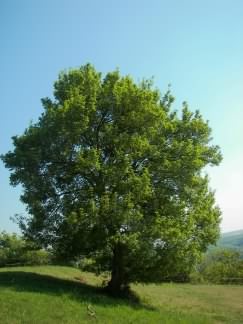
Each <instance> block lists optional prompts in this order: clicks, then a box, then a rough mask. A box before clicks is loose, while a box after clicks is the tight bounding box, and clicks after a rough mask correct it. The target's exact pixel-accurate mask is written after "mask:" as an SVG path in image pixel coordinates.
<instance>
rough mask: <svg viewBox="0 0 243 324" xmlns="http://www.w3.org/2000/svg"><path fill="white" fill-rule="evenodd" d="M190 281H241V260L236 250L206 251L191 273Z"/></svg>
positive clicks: (242, 268)
mask: <svg viewBox="0 0 243 324" xmlns="http://www.w3.org/2000/svg"><path fill="white" fill-rule="evenodd" d="M191 281H192V282H197V283H198V282H210V283H217V284H224V283H243V261H242V260H241V258H240V254H239V252H238V251H236V250H233V249H216V250H212V251H210V252H208V253H207V254H206V255H205V256H204V258H203V260H202V261H201V263H200V264H199V265H198V266H197V268H196V270H195V271H194V272H193V273H192V274H191Z"/></svg>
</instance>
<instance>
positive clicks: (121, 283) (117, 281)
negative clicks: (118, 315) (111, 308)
mask: <svg viewBox="0 0 243 324" xmlns="http://www.w3.org/2000/svg"><path fill="white" fill-rule="evenodd" d="M124 252H125V251H124V246H123V245H122V244H121V243H117V245H116V246H115V247H114V249H113V259H112V271H111V280H110V281H109V283H108V286H107V289H108V292H109V293H110V294H112V295H113V296H119V295H121V294H122V293H123V292H124V291H125V290H126V289H127V288H128V285H127V282H126V280H125V271H124V270H125V269H124Z"/></svg>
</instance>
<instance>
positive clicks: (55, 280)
mask: <svg viewBox="0 0 243 324" xmlns="http://www.w3.org/2000/svg"><path fill="white" fill-rule="evenodd" d="M101 282H102V279H101V278H97V277H95V276H94V275H92V274H88V273H81V272H80V271H78V270H77V269H73V268H68V267H57V266H43V267H16V268H3V269H0V323H4V324H15V323H24V324H28V323H31V324H32V323H36V324H38V323H41V324H44V323H106V324H109V323H126V324H128V323H146V324H147V323H149V324H150V323H193V324H194V323H198V324H200V323H242V322H243V286H213V285H212V286H206V285H201V286H197V285H187V284H183V285H180V284H162V285H145V286H143V285H134V286H133V290H134V291H135V292H136V293H137V294H138V296H139V297H140V300H141V301H140V302H139V303H138V302H132V301H128V300H120V299H113V298H109V297H107V296H104V295H102V294H101V293H100V292H99V291H97V289H96V288H95V287H96V286H97V285H101ZM88 305H90V306H88ZM87 307H89V308H91V307H92V309H93V310H94V312H95V316H92V312H90V311H89V310H88V308H87Z"/></svg>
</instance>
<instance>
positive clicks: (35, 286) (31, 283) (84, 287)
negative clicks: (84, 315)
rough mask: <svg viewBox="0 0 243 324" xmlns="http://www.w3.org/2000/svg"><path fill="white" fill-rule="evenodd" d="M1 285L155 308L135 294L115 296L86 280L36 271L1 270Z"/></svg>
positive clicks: (93, 301)
mask: <svg viewBox="0 0 243 324" xmlns="http://www.w3.org/2000/svg"><path fill="white" fill-rule="evenodd" d="M0 287H8V288H12V289H14V290H15V291H17V292H23V291H24V292H37V293H43V294H48V295H53V296H61V295H62V294H67V295H68V296H69V297H70V298H71V299H75V300H78V301H80V302H85V303H87V304H92V305H95V304H96V305H97V304H98V305H103V306H121V305H124V306H129V307H132V308H135V309H141V308H143V309H147V310H151V311H152V310H155V308H153V307H152V306H149V305H146V304H143V303H142V302H141V300H140V299H139V298H138V297H137V296H136V295H135V294H134V295H133V294H132V295H130V296H128V297H126V298H123V299H122V298H113V297H110V296H108V295H107V294H106V293H105V290H104V289H103V288H100V287H95V286H92V285H89V284H87V283H85V282H78V281H72V280H68V279H61V278H56V277H53V276H49V275H44V274H38V273H34V272H24V271H6V272H0Z"/></svg>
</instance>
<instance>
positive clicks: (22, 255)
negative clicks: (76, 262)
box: [0, 232, 51, 267]
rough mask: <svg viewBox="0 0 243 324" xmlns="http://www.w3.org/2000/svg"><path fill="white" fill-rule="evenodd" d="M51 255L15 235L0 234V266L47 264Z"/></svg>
mask: <svg viewBox="0 0 243 324" xmlns="http://www.w3.org/2000/svg"><path fill="white" fill-rule="evenodd" d="M50 261H51V255H50V253H48V252H47V251H45V250H42V249H37V247H35V246H34V245H33V244H32V243H30V242H26V241H25V240H24V239H23V238H21V237H20V236H18V235H17V234H8V233H6V232H2V233H0V266H1V267H2V266H9V265H16V264H22V265H23V264H26V265H34V264H36V265H40V264H48V263H50Z"/></svg>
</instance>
